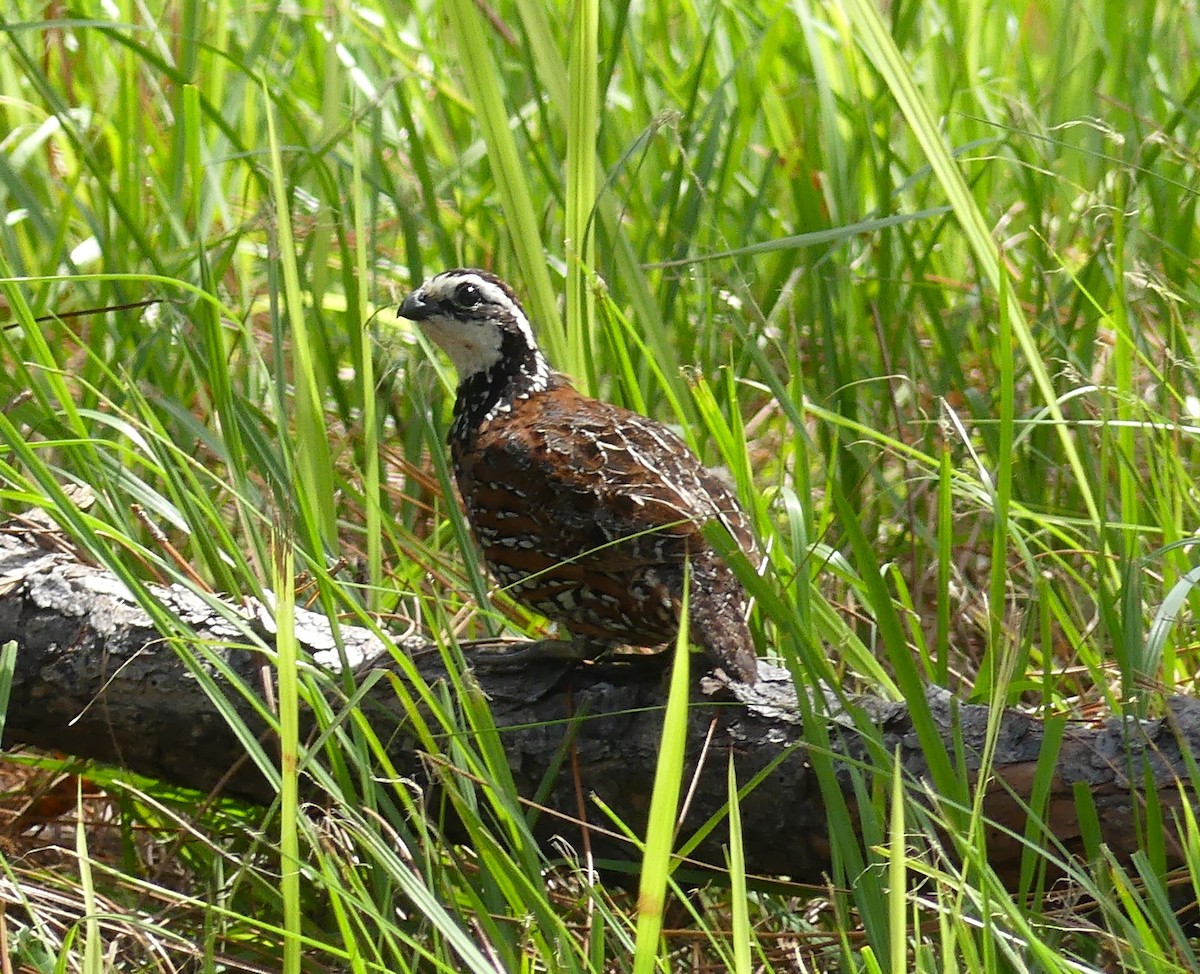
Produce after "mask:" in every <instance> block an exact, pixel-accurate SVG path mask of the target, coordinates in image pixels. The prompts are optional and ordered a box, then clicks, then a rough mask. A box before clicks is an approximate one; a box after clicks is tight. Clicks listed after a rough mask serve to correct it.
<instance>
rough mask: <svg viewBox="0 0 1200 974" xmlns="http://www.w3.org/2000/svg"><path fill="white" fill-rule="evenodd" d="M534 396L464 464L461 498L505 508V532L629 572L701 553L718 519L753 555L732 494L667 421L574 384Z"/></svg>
mask: <svg viewBox="0 0 1200 974" xmlns="http://www.w3.org/2000/svg"><path fill="white" fill-rule="evenodd" d="M535 399H537V400H539V401H537V402H536V403H535V402H533V401H526V403H525V404H523V405H525V406H526V408H528V409H529V410H530V415H528V416H521V417H519V419H520V421H514V419H516V417H513V418H506V420H505V421H504V422H502V423H497V424H494V425H493V426H491V427H489V428H487V429H484V430H482V431H481V432H480V434H479V437H478V439H477V441H476V442H475V443H474V444H473V448H472V449H471V450H470V451H468V455H467V456H466V457H464V462H462V463H460V477H462V476H463V475H464V474H465V475H466V479H465V481H464V482H463V483H462V484H461V486H463V488H464V490H463V492H464V497H466V496H467V495H468V493H470V494H471V495H472V497H473V501H472V500H470V499H469V500H468V503H472V502H473V503H475V504H476V505H477V506H478V507H479V508H481V509H488V508H490V509H492V514H493V516H495V515H497V514H499V517H500V518H501V519H502V520H501V522H500V523H502V524H503V530H504V531H505V532H513V533H518V534H525V535H528V536H529V537H535V538H537V539H538V542H539V547H540V548H541V552H542V554H544V555H547V556H551V557H558V558H561V559H563V560H568V559H570V560H575V561H577V562H581V563H583V562H586V564H587V565H588V566H589V567H591V568H594V569H596V570H600V571H610V572H626V571H631V570H634V569H637V568H640V567H644V566H647V565H661V564H681V563H682V561H683V559H684V558H685V556H686V555H687V554H688V553H689V552H691V553H692V554H695V553H696V552H699V551H702V550H706V549H707V548H708V547H709V545H708V542H707V541H706V540H705V538H704V536H703V531H702V529H703V526H704V524H705V523H707V522H708V521H710V520H713V519H720V520H721V521H722V522H723V523H724V524H725V526H726V529H727V530H729V532H730V533H731V534H732V535H733V537H734V538H735V539H736V540H737V541H738V543H739V544H740V545H741V546H742V547H743V548H744V549H745V550H746V552H747V554H750V555H753V553H754V552H755V550H756V548H755V545H754V540H753V535H752V534H751V532H750V530H749V526H748V525H747V523H746V519H745V517H744V515H743V514H742V512H741V509H740V507H739V506H738V503H737V499H736V497H735V496H734V494H733V492H732V491H731V490H730V489H729V487H728V486H726V484H725V483H724V482H723V481H722V480H721V479H720V478H719V477H718V476H716V475H715V474H713V473H712V472H711V471H709V470H707V469H706V468H705V467H704V466H703V465H702V464H701V463H700V461H699V460H698V459H697V458H696V456H695V455H694V454H693V453H692V452H691V451H690V450H689V449H688V448H687V446H686V445H685V444H684V443H683V441H682V440H681V439H680V438H679V437H678V436H676V435H675V434H674V433H672V432H671V431H670V430H669V429H667V427H665V426H663V425H662V424H660V423H657V422H655V421H653V420H650V419H647V418H646V417H644V416H641V415H639V414H637V413H633V412H630V411H629V410H625V409H621V408H620V407H617V406H612V405H609V404H607V403H601V402H598V401H596V400H590V399H584V398H583V397H581V396H579V395H578V393H575V392H574V390H565V391H564V392H563V393H562V394H559V395H553V396H542V397H535ZM468 468H469V469H468ZM500 485H504V487H501V486H500ZM513 488H515V489H516V490H517V491H519V492H520V494H519V495H517V496H515V497H514V496H512V494H511V490H512V489H513ZM506 491H507V492H508V493H507V496H506ZM505 505H507V506H508V508H509V509H508V510H504V511H500V508H502V507H504V506H505Z"/></svg>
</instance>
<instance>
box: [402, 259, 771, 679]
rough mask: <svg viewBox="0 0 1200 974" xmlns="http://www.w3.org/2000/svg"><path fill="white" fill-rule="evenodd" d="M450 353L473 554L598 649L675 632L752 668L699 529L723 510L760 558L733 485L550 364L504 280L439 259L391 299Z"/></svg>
mask: <svg viewBox="0 0 1200 974" xmlns="http://www.w3.org/2000/svg"><path fill="white" fill-rule="evenodd" d="M400 314H401V315H403V316H404V317H406V318H411V319H412V320H414V321H418V322H420V324H421V326H422V328H423V329H424V330H425V331H426V333H427V334H428V335H429V336H430V337H431V338H432V339H433V340H434V341H435V342H436V343H437V344H438V345H439V346H441V347H442V348H443V349H444V350H445V351H446V353H447V354H448V355H449V356H450V359H451V361H452V362H453V363H454V365H455V367H456V368H457V369H458V374H459V386H458V395H457V400H456V402H455V406H454V422H453V425H452V426H451V430H450V451H451V456H452V459H453V461H454V473H455V477H456V478H457V480H458V486H459V490H460V492H461V493H462V497H463V502H464V504H465V505H466V511H467V518H468V520H469V521H470V524H471V528H472V530H473V531H474V533H475V537H476V539H477V540H478V542H479V544H480V547H482V549H483V555H484V559H485V560H486V562H487V564H488V566H489V568H490V569H491V570H492V572H493V573H494V574H495V576H496V578H497V579H498V580H499V581H500V583H501V584H502V585H504V586H505V587H506V588H507V590H508V591H509V592H510V593H511V594H512V595H513V596H514V597H515V598H516V599H518V600H519V601H521V602H523V603H525V604H526V605H528V606H530V607H531V608H533V609H534V610H536V611H537V612H540V613H542V614H543V615H545V616H547V617H548V618H550V619H553V620H555V621H557V622H559V623H561V624H562V625H563V626H565V627H566V628H567V629H568V630H569V631H570V632H571V634H572V635H573V636H574V637H575V638H576V639H577V640H580V641H584V642H586V643H590V644H593V645H595V646H600V647H604V646H617V645H633V646H656V645H660V644H662V643H666V642H669V641H670V640H673V639H674V638H675V636H676V634H677V633H678V630H679V609H680V599H681V597H682V593H683V572H684V563H685V561H688V562H690V568H691V588H690V594H689V605H690V611H689V614H688V634H689V636H690V638H691V640H692V641H693V642H695V643H696V644H698V645H699V646H700V647H701V648H703V649H704V651H705V652H706V653H707V655H708V657H709V659H710V660H711V661H712V662H714V663H716V664H718V665H720V666H721V667H723V668H724V669H725V670H726V671H727V672H728V674H729V675H730V676H732V677H734V678H736V679H738V680H741V681H742V682H745V683H753V682H754V681H755V679H756V678H757V665H756V659H755V654H754V645H753V642H752V641H751V638H750V631H749V629H748V628H747V626H746V612H747V598H746V594H745V592H744V590H743V589H742V586H741V584H740V583H739V582H738V580H737V578H736V577H735V576H734V574H733V572H732V571H730V569H729V567H728V566H727V565H726V564H725V563H724V562H723V561H722V560H721V559H720V558H719V557H718V556H717V555H716V553H715V552H714V551H713V550H712V548H711V546H710V545H709V544H708V542H707V541H706V540H705V538H704V534H703V531H702V527H703V525H704V524H705V523H707V522H709V521H711V520H720V521H721V522H722V523H723V524H724V525H725V527H726V529H727V530H728V531H729V533H730V534H731V535H732V536H733V538H734V539H735V540H736V541H737V542H738V544H739V545H740V546H741V547H742V549H743V550H744V551H745V552H746V554H747V555H748V556H749V557H750V558H751V560H752V561H754V562H756V563H758V562H760V561H761V555H760V554H759V552H758V549H757V547H756V545H755V543H754V538H753V535H752V534H751V532H750V529H749V526H748V525H747V523H746V519H745V516H744V515H743V514H742V511H741V509H740V507H739V506H738V503H737V499H736V498H735V497H734V495H733V492H732V491H731V490H730V489H729V488H728V487H727V486H726V485H725V484H724V483H723V482H722V481H721V480H720V478H718V477H717V476H715V475H713V474H712V473H711V472H710V471H708V470H707V469H706V468H705V467H704V466H703V465H702V464H701V463H700V461H699V460H698V459H697V458H696V457H695V455H694V454H692V452H691V451H690V450H688V448H687V446H686V445H685V444H684V443H683V441H682V440H680V439H679V437H678V436H676V435H675V434H674V433H672V432H671V431H670V430H669V429H667V428H666V427H665V426H663V425H662V424H660V423H656V422H654V421H653V420H651V419H647V418H646V417H645V416H640V415H638V414H637V413H634V412H630V411H629V410H627V409H622V408H620V407H618V406H613V405H610V404H608V403H604V402H600V401H599V400H596V399H589V398H588V397H586V396H583V395H581V394H580V393H578V392H576V391H575V389H573V388H572V387H571V385H570V384H569V383H568V382H567V380H566V379H565V378H563V377H562V376H561V375H559V374H558V373H556V372H553V371H552V370H551V369H550V367H549V365H548V364H547V362H546V359H545V357H544V356H543V355H542V353H541V351H540V350H539V349H538V347H537V343H536V341H535V340H534V337H533V332H532V329H531V328H530V326H529V322H528V319H527V318H526V317H525V312H524V310H523V309H522V308H521V304H520V302H519V301H518V300H517V298H516V296H515V295H514V294H513V292H512V289H511V288H509V287H508V285H507V284H505V283H504V282H503V281H501V280H499V279H498V278H497V277H495V276H494V275H492V274H489V273H488V272H486V271H480V270H468V269H459V270H451V271H445V272H444V273H442V274H439V275H437V276H436V277H433V278H431V279H430V280H428V281H426V282H425V283H424V284H422V285H421V287H420V288H418V289H417V290H416V291H415V292H413V294H411V295H410V296H409V297H408V298H407V299H406V300H405V301H404V304H403V305H401V308H400Z"/></svg>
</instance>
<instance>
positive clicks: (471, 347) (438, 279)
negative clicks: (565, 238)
mask: <svg viewBox="0 0 1200 974" xmlns="http://www.w3.org/2000/svg"><path fill="white" fill-rule="evenodd" d="M400 316H401V317H403V318H408V319H409V320H410V321H415V322H417V323H418V324H419V325H420V326H421V329H422V331H424V332H425V334H426V335H428V336H429V337H430V339H432V340H433V342H434V343H435V344H437V345H438V346H439V347H440V348H441V349H442V351H444V352H445V353H446V354H447V355H448V356H449V357H450V361H451V362H452V363H453V364H454V367H455V369H457V370H458V380H459V383H460V384H462V383H465V382H467V381H468V380H470V379H472V378H473V377H475V376H480V375H487V376H489V377H490V378H491V379H493V380H494V381H502V380H504V379H506V378H510V377H515V376H517V375H519V374H521V373H525V374H527V375H528V376H530V377H531V378H540V379H541V380H542V381H544V380H545V377H546V376H547V375H548V374H549V367H548V366H547V365H546V360H545V358H544V357H543V356H542V353H541V351H540V350H539V349H538V346H537V341H536V340H535V339H534V337H533V329H532V328H531V327H530V325H529V319H528V318H527V317H526V315H525V309H524V308H522V307H521V302H520V301H518V300H517V296H516V294H514V293H513V290H512V288H510V287H509V286H508V285H507V284H505V283H504V281H502V280H500V278H498V277H496V276H495V275H494V274H491V273H489V272H488V271H482V270H475V269H471V268H456V269H454V270H449V271H442V273H440V274H438V275H436V276H434V277H431V278H430V279H429V280H427V281H426V282H425V283H424V284H422V285H421V286H420V287H419V288H417V289H416V290H415V291H413V293H412V294H410V295H409V296H408V297H407V298H405V299H404V303H403V304H401V305H400Z"/></svg>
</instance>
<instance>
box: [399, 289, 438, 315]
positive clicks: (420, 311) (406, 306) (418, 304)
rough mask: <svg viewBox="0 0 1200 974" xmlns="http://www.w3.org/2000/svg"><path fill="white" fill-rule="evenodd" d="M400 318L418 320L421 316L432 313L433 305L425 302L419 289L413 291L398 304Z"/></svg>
mask: <svg viewBox="0 0 1200 974" xmlns="http://www.w3.org/2000/svg"><path fill="white" fill-rule="evenodd" d="M398 313H399V315H400V317H401V318H407V319H408V320H409V321H420V320H421V319H422V318H428V317H429V316H430V315H431V314H433V305H432V304H429V303H427V302H426V301H425V300H424V298H422V297H421V292H420V291H413V293H412V294H410V295H409V296H408V297H407V298H405V299H404V303H403V304H402V305H400V311H399V312H398Z"/></svg>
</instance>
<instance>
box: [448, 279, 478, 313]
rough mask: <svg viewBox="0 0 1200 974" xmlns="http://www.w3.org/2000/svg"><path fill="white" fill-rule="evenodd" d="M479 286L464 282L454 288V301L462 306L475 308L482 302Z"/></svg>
mask: <svg viewBox="0 0 1200 974" xmlns="http://www.w3.org/2000/svg"><path fill="white" fill-rule="evenodd" d="M480 300H481V299H480V296H479V288H477V287H476V286H475V285H474V284H469V283H467V282H464V283H462V284H460V285H459V286H458V287H456V288H455V289H454V303H455V304H457V305H458V306H459V307H460V308H474V307H475V306H476V305H478V304H479V302H480Z"/></svg>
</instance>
